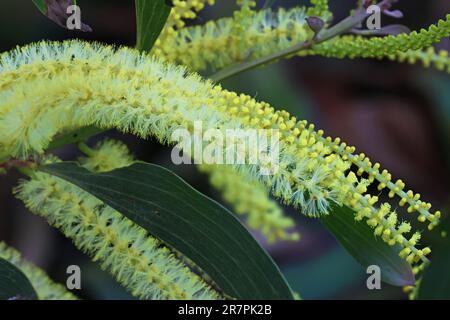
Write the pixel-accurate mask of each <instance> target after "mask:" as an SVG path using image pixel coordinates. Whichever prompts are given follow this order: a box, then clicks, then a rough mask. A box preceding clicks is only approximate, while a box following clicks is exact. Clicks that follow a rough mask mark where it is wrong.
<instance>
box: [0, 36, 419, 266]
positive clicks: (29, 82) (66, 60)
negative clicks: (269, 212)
mask: <svg viewBox="0 0 450 320" xmlns="http://www.w3.org/2000/svg"><path fill="white" fill-rule="evenodd" d="M73 57H75V58H73ZM56 65H57V66H58V68H52V69H50V70H49V69H48V68H47V67H48V66H56ZM30 71H32V73H31V74H30ZM13 74H14V75H15V76H14V77H15V78H14V77H12V75H13ZM43 74H45V77H44V76H43ZM0 75H1V76H0V100H1V101H2V105H1V107H0V133H1V135H2V143H1V144H0V153H1V154H9V155H12V156H26V155H27V154H30V153H31V152H35V153H42V152H43V151H44V150H45V148H46V147H47V145H48V143H49V142H50V141H51V139H52V138H53V137H54V136H55V135H56V134H57V133H59V132H62V131H65V130H67V128H79V127H83V126H88V125H96V126H99V127H102V128H116V129H119V130H121V131H124V132H130V133H133V134H135V135H137V136H140V137H148V136H150V135H153V136H155V137H156V138H157V139H158V140H159V141H161V142H166V143H171V142H172V143H173V141H172V140H171V133H172V131H173V129H175V128H179V127H185V128H187V129H189V130H191V128H192V121H193V119H196V120H202V121H204V123H206V124H207V128H211V127H212V128H219V129H220V130H224V129H227V128H245V129H260V128H261V126H262V122H263V121H262V120H269V121H270V123H271V124H270V126H269V128H278V127H279V125H281V124H286V123H289V122H290V119H291V118H289V113H287V112H282V111H275V110H274V109H272V108H271V107H269V106H268V104H266V103H257V102H256V101H255V100H254V99H251V98H250V97H248V96H239V97H240V98H239V104H237V105H236V103H235V101H234V100H235V99H236V98H237V97H238V95H237V94H235V93H232V92H228V91H225V90H222V89H221V88H220V87H218V86H213V85H212V84H211V83H210V82H205V81H203V80H202V79H201V78H200V77H199V76H198V75H192V74H187V73H186V70H185V69H183V68H181V67H175V66H173V65H171V64H164V63H161V62H160V61H158V60H157V59H154V58H149V57H148V56H146V55H141V54H139V53H137V52H136V51H134V50H131V49H119V50H117V51H115V50H113V49H112V48H111V47H104V46H101V45H98V44H89V45H86V44H85V43H84V42H79V41H68V42H64V43H45V42H43V43H39V44H35V45H31V46H28V47H26V48H24V49H22V50H20V51H14V52H12V53H8V54H4V55H2V59H1V60H0ZM22 75H26V76H25V77H22ZM12 79H14V80H12ZM112 79H114V81H112ZM129 82H132V83H138V84H140V86H136V87H133V88H131V89H130V87H129V85H128V84H129ZM173 88H176V90H172V89H173ZM49 92H52V93H53V94H48V93H49ZM86 97H88V98H86ZM241 97H244V99H241ZM80 99H84V100H82V101H83V103H79V102H80ZM128 101H133V105H130V104H128V103H127V102H128ZM253 105H254V107H252V106H253ZM244 108H248V109H249V110H250V112H249V113H247V112H244V110H246V109H244ZM59 110H64V112H63V113H62V112H58V111H59ZM266 110H270V112H268V111H266ZM259 111H262V112H259ZM249 117H250V118H249ZM253 118H255V119H258V121H257V122H256V121H255V122H252V121H251V120H250V121H249V119H253ZM295 129H298V130H299V131H300V134H299V135H295V134H294V133H293V131H294V130H295ZM283 137H284V138H283V139H282V141H281V142H280V143H281V152H280V163H281V164H282V166H281V168H282V169H281V170H280V172H278V173H277V174H276V175H274V176H273V177H272V176H265V177H261V176H260V175H259V171H258V168H256V169H255V168H254V167H253V168H248V167H246V166H241V168H240V170H242V171H243V172H244V173H246V174H249V175H251V176H252V177H253V178H255V179H259V180H262V181H264V183H265V184H267V187H268V188H269V189H271V190H272V193H273V194H275V195H277V196H279V197H280V198H281V200H282V201H283V202H285V203H286V204H292V205H294V206H295V207H297V208H299V209H301V210H302V212H303V213H304V214H306V215H309V216H319V215H321V214H327V213H328V211H329V208H330V205H331V204H335V203H336V204H338V205H347V206H351V207H352V208H354V209H355V211H356V212H360V211H362V210H364V209H365V208H368V209H369V210H370V211H371V214H370V216H371V217H376V216H377V213H378V209H377V208H376V207H375V205H376V204H377V201H378V198H377V197H376V196H373V195H371V194H364V195H362V194H361V193H359V192H358V191H357V190H356V188H357V185H358V184H359V183H360V182H361V180H360V179H359V178H358V177H356V175H354V173H352V174H353V175H352V174H350V167H351V165H352V163H353V161H352V159H353V158H354V156H353V155H352V154H350V153H347V152H346V150H347V151H349V150H350V149H348V148H347V145H346V144H344V143H341V140H340V139H335V140H332V139H329V138H326V137H324V136H323V132H320V134H319V133H318V132H315V131H314V126H313V125H312V124H308V123H307V122H306V121H298V122H297V124H296V125H295V126H294V127H292V128H291V129H289V128H287V125H286V129H285V130H283ZM289 137H294V142H293V143H292V144H289V143H287V142H286V139H287V138H289ZM311 138H312V139H311ZM289 139H290V140H291V138H289ZM302 141H306V143H305V145H302V144H303V143H302ZM316 145H318V146H319V148H316ZM321 145H322V146H321ZM351 150H352V151H353V148H351ZM313 152H315V153H316V154H314V158H313V157H311V154H312V153H313ZM330 154H333V155H334V159H330V158H328V156H329V155H330ZM344 155H345V156H346V157H347V158H348V160H345V159H344ZM361 159H363V157H361ZM330 160H331V161H330ZM369 161H370V160H369ZM369 164H370V162H367V160H366V161H364V160H362V166H368V165H369ZM235 169H237V168H235ZM380 175H382V177H383V179H385V180H383V181H387V180H389V183H390V179H391V178H390V175H389V173H388V172H386V171H383V173H382V174H380ZM348 179H350V180H354V181H351V182H349V181H348ZM386 184H387V183H386ZM394 186H395V185H394ZM410 200H411V201H413V199H410ZM420 209H421V210H422V208H420ZM368 221H369V224H371V225H373V227H376V226H378V225H379V224H383V225H387V221H386V218H384V217H383V218H382V219H375V218H369V220H368ZM396 228H397V226H395V227H392V228H389V230H390V232H391V234H392V236H397V234H398V231H397V229H396ZM401 245H402V246H407V245H408V240H406V239H405V238H404V239H403V242H402V243H401ZM412 250H413V251H414V250H417V249H416V248H412ZM424 259H425V258H424Z"/></svg>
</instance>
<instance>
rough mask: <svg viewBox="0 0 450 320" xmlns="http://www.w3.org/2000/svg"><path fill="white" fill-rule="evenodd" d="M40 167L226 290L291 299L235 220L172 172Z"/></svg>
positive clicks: (143, 167)
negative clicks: (126, 220)
mask: <svg viewBox="0 0 450 320" xmlns="http://www.w3.org/2000/svg"><path fill="white" fill-rule="evenodd" d="M41 170H42V171H45V172H47V173H50V174H53V175H56V176H58V177H60V178H63V179H65V180H67V181H69V182H71V183H73V184H75V185H77V186H79V187H80V188H82V189H84V190H86V191H87V192H89V193H91V194H92V195H94V196H96V197H97V198H98V199H100V200H102V201H103V202H105V203H106V204H107V205H109V206H111V207H112V208H114V209H116V210H117V211H119V212H121V213H122V214H123V215H125V216H127V217H128V218H129V219H131V220H133V221H134V222H135V223H137V224H138V225H140V226H141V227H143V228H144V229H146V230H148V231H149V233H151V234H153V235H155V236H156V237H158V238H160V239H161V240H163V241H164V242H166V243H167V244H168V245H169V246H171V247H173V248H175V249H176V250H178V251H180V252H181V253H182V254H184V255H185V256H187V257H188V258H189V259H190V260H192V261H193V262H194V263H195V264H196V265H197V266H198V267H200V268H201V269H202V270H203V271H204V272H205V273H206V274H208V275H209V277H211V278H212V280H213V281H214V282H215V283H216V284H217V285H218V286H219V287H220V288H221V289H222V290H223V291H224V292H225V293H226V294H227V295H229V296H231V297H234V298H237V299H293V297H292V293H291V289H290V288H289V286H288V284H287V282H286V280H285V278H284V277H283V275H282V274H281V272H280V270H279V269H278V267H277V266H276V265H275V263H274V262H273V260H272V259H271V258H270V256H269V255H268V254H267V253H266V252H265V251H264V249H262V248H261V246H260V245H259V244H258V243H257V242H256V241H255V239H253V237H252V236H251V235H250V233H249V232H248V231H247V229H246V228H245V227H244V226H243V225H242V224H241V223H240V221H239V220H238V219H237V218H236V217H235V216H234V215H233V214H232V213H231V212H230V211H228V210H227V209H225V208H224V207H223V206H221V205H220V204H219V203H217V202H215V201H213V200H211V199H209V198H208V197H206V196H204V195H203V194H201V193H199V192H198V191H196V190H195V189H193V188H192V187H191V186H190V185H188V184H187V183H186V182H184V181H183V180H182V179H181V178H180V177H178V176H177V175H175V174H174V173H172V172H171V171H169V170H167V169H165V168H163V167H160V166H157V165H153V164H146V163H141V162H139V163H135V164H133V165H132V166H130V167H126V168H121V169H118V170H115V171H112V172H108V173H92V172H89V171H87V170H86V169H84V168H82V167H80V166H78V165H77V164H76V163H69V162H65V163H64V162H63V163H57V164H52V165H48V166H44V167H42V168H41Z"/></svg>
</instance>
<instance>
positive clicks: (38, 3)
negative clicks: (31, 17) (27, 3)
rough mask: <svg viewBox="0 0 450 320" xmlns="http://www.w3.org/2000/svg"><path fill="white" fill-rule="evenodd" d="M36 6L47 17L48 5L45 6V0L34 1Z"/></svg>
mask: <svg viewBox="0 0 450 320" xmlns="http://www.w3.org/2000/svg"><path fill="white" fill-rule="evenodd" d="M32 1H33V3H34V4H35V6H36V7H37V8H38V9H39V11H40V12H42V14H43V15H45V16H46V15H47V5H46V4H45V0H32Z"/></svg>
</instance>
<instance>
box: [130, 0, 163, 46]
mask: <svg viewBox="0 0 450 320" xmlns="http://www.w3.org/2000/svg"><path fill="white" fill-rule="evenodd" d="M135 2H136V24H137V44H136V47H137V48H138V49H139V50H142V51H150V49H151V48H152V47H153V44H154V43H155V41H156V39H158V36H159V34H160V33H161V30H162V29H163V28H164V25H165V24H166V21H167V17H168V16H169V13H170V7H169V6H168V5H167V4H166V2H165V0H136V1H135Z"/></svg>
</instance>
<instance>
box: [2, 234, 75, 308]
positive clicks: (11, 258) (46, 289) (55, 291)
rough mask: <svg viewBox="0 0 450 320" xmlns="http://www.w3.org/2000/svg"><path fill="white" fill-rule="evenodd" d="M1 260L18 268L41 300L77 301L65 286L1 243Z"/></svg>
mask: <svg viewBox="0 0 450 320" xmlns="http://www.w3.org/2000/svg"><path fill="white" fill-rule="evenodd" d="M0 258H1V259H4V260H6V261H8V262H9V263H11V264H13V265H14V266H15V267H17V268H18V269H19V270H20V271H22V272H23V274H24V275H25V276H26V277H27V278H28V280H29V281H30V283H31V285H32V286H33V288H34V290H35V291H36V294H37V297H38V299H39V300H76V299H77V297H76V296H75V295H73V294H72V293H71V292H69V291H67V290H66V288H65V287H64V286H63V285H60V284H57V283H54V282H53V281H52V280H51V279H50V278H49V277H48V276H47V274H46V273H45V272H44V271H43V270H41V269H40V268H38V267H36V266H35V265H34V264H32V263H30V262H28V261H26V260H25V259H23V258H22V256H21V254H20V253H19V252H18V251H16V250H15V249H14V248H12V247H9V246H7V245H6V244H5V243H4V242H0Z"/></svg>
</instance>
